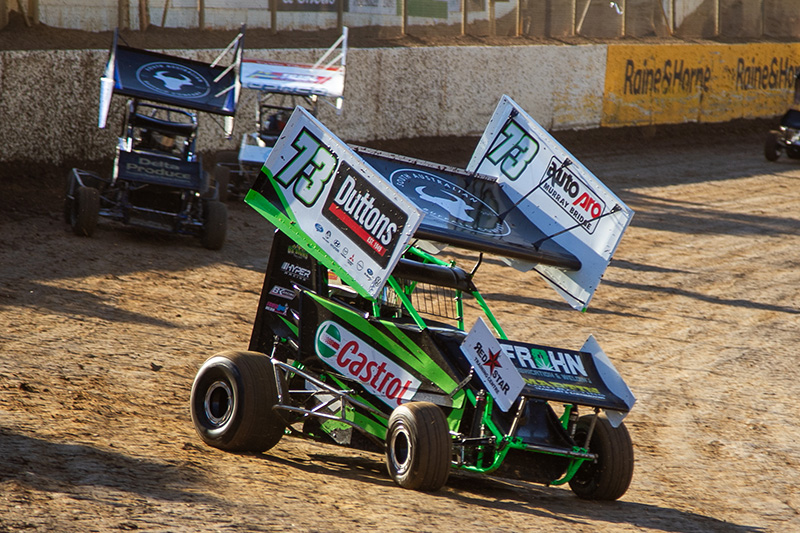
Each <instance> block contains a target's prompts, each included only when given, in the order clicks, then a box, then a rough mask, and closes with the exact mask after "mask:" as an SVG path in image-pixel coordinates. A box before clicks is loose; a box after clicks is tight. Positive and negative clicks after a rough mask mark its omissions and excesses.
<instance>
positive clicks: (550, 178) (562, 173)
mask: <svg viewBox="0 0 800 533" xmlns="http://www.w3.org/2000/svg"><path fill="white" fill-rule="evenodd" d="M541 185H542V190H544V191H545V193H547V195H548V196H549V197H550V198H551V199H552V200H553V202H555V203H556V204H557V205H558V206H559V207H560V208H561V209H563V210H564V211H565V212H566V213H567V214H568V215H569V216H570V217H572V218H573V219H574V220H575V222H576V223H577V224H580V227H582V228H583V229H585V230H586V231H587V232H589V233H594V230H595V229H596V228H597V220H596V219H597V218H599V217H600V216H601V215H603V214H604V213H605V212H606V204H605V202H604V201H603V199H602V198H600V196H599V195H598V194H597V193H596V192H594V191H593V190H592V189H591V188H590V187H589V185H587V184H586V182H584V181H583V180H582V179H581V178H580V177H578V175H577V174H574V173H573V172H571V171H570V170H569V167H568V166H567V165H564V164H563V163H562V162H561V161H560V160H559V159H558V158H556V157H552V158H551V159H550V163H549V165H548V166H547V170H546V171H545V174H544V176H543V177H542V180H541Z"/></svg>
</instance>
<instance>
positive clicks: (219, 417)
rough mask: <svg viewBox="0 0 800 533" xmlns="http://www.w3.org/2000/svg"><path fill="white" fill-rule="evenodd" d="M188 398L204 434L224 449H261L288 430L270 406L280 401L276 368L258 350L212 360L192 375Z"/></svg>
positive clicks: (205, 439)
mask: <svg viewBox="0 0 800 533" xmlns="http://www.w3.org/2000/svg"><path fill="white" fill-rule="evenodd" d="M190 402H191V403H190V405H191V413H192V422H193V423H194V427H195V430H196V431H197V433H198V434H199V435H200V438H202V439H203V442H205V443H206V444H208V445H209V446H213V447H215V448H219V449H221V450H227V451H238V452H263V451H266V450H269V449H270V448H272V447H273V446H275V445H276V444H278V442H279V441H280V439H281V437H282V436H283V433H284V430H285V425H284V423H283V420H282V419H281V418H280V417H279V416H278V415H277V414H276V413H275V412H274V411H273V410H272V407H273V406H274V405H275V404H277V403H278V392H277V385H276V383H275V369H274V367H273V366H272V362H271V361H270V360H269V358H268V357H267V356H265V355H264V354H261V353H258V352H237V351H227V352H222V353H219V354H217V355H215V356H213V357H211V358H210V359H208V360H207V361H206V362H205V363H203V366H201V367H200V370H198V372H197V375H196V376H195V378H194V383H193V384H192V395H191V400H190Z"/></svg>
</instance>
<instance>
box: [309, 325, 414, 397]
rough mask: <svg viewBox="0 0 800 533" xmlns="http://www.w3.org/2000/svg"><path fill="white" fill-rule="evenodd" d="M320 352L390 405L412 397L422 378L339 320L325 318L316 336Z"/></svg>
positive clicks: (330, 362)
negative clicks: (354, 333)
mask: <svg viewBox="0 0 800 533" xmlns="http://www.w3.org/2000/svg"><path fill="white" fill-rule="evenodd" d="M314 346H315V350H316V353H317V355H318V356H319V357H320V358H321V359H322V360H323V361H325V363H327V364H328V365H330V366H331V367H332V368H334V369H336V370H338V371H339V372H341V373H342V374H344V375H345V376H347V377H349V378H350V379H353V380H356V381H358V382H360V383H361V385H362V386H363V387H364V388H365V389H366V390H367V391H369V392H370V393H372V394H374V395H375V396H376V397H377V398H379V399H380V400H381V401H382V402H384V403H385V404H386V405H388V406H389V407H392V408H394V407H397V406H398V405H400V404H401V403H403V402H407V401H409V400H411V398H412V397H413V396H414V393H416V391H417V389H418V388H419V385H420V381H419V380H418V379H416V378H415V377H414V376H413V375H411V374H410V373H409V372H407V371H406V370H405V369H403V368H402V367H400V366H399V365H397V364H396V363H395V362H393V361H391V360H390V359H389V358H388V357H386V356H384V355H383V354H382V353H381V352H379V351H377V350H375V349H374V348H372V346H370V345H368V344H366V343H365V342H364V341H362V340H361V339H360V338H358V337H356V336H355V335H353V334H352V333H350V332H349V331H348V330H346V329H344V328H342V327H341V326H340V325H339V324H337V323H335V322H332V321H330V320H326V321H325V322H323V323H322V324H320V325H319V327H318V328H317V333H316V335H315V339H314Z"/></svg>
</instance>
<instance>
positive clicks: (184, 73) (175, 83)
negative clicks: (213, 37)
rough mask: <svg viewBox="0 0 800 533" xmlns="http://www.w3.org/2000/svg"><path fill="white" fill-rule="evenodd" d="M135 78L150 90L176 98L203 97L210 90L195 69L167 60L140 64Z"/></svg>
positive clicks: (206, 82)
mask: <svg viewBox="0 0 800 533" xmlns="http://www.w3.org/2000/svg"><path fill="white" fill-rule="evenodd" d="M136 79H137V80H138V81H139V83H141V84H142V85H144V86H145V87H147V88H148V89H150V90H151V91H154V92H157V93H160V94H165V95H167V96H172V97H176V98H189V99H194V98H203V97H205V96H206V95H208V93H209V92H211V86H210V85H209V83H208V81H206V79H205V78H204V77H203V76H202V75H200V74H199V73H198V72H197V71H195V70H194V69H191V68H189V67H187V66H184V65H180V64H178V63H171V62H169V61H156V62H153V63H147V64H145V65H142V66H141V67H139V70H137V71H136Z"/></svg>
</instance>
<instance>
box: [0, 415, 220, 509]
mask: <svg viewBox="0 0 800 533" xmlns="http://www.w3.org/2000/svg"><path fill="white" fill-rule="evenodd" d="M0 453H2V455H3V468H2V470H0V483H3V482H6V481H10V480H13V481H16V483H17V484H18V485H19V486H21V487H22V488H23V489H26V490H36V491H43V492H63V493H69V494H74V493H75V492H76V487H83V488H84V489H86V490H87V491H89V490H91V495H92V498H93V499H102V496H101V495H100V494H99V493H98V491H97V490H96V489H98V488H99V489H103V490H108V491H109V492H110V493H113V492H123V493H133V494H135V495H139V496H142V497H151V498H158V499H162V500H168V501H180V502H200V501H202V502H208V501H209V498H208V497H207V496H201V495H199V494H198V493H197V492H193V491H191V490H189V487H190V486H191V485H192V484H195V483H207V482H208V481H207V480H205V479H204V475H203V474H202V473H200V472H199V471H197V470H196V469H194V468H193V467H192V466H191V465H188V464H186V463H182V464H181V463H179V462H178V461H170V462H166V461H157V460H153V459H152V458H146V459H145V458H135V457H130V456H127V455H124V454H122V453H116V452H113V451H110V450H102V449H99V448H95V447H92V446H87V445H83V444H68V443H63V442H52V441H47V440H44V439H40V438H36V437H32V436H28V435H21V434H18V433H13V432H11V431H8V430H6V429H0ZM77 490H78V491H79V490H80V489H79V488H78V489H77ZM101 492H102V491H101ZM111 499H115V498H111Z"/></svg>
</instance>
